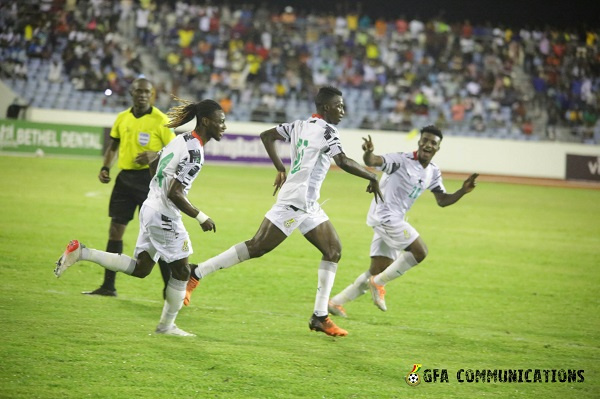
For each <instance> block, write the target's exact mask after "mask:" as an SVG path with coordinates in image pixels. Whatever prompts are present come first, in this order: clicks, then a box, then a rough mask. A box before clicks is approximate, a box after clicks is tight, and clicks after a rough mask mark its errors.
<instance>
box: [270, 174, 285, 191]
mask: <svg viewBox="0 0 600 399" xmlns="http://www.w3.org/2000/svg"><path fill="white" fill-rule="evenodd" d="M286 179H287V175H286V174H285V172H277V176H275V182H274V183H273V187H275V191H273V196H275V194H276V193H277V190H279V189H280V188H281V186H283V183H285V180H286Z"/></svg>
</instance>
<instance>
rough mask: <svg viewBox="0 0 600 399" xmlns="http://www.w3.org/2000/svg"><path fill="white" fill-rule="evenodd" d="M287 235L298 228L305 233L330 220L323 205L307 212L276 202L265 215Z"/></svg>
mask: <svg viewBox="0 0 600 399" xmlns="http://www.w3.org/2000/svg"><path fill="white" fill-rule="evenodd" d="M265 217H266V218H267V219H269V220H270V221H271V223H273V224H274V225H275V226H277V227H278V228H279V230H281V231H283V233H284V234H285V235H286V236H288V237H289V236H290V234H292V232H293V231H294V230H296V229H298V230H299V231H300V233H302V234H303V235H304V234H306V233H308V232H309V231H311V230H312V229H314V228H315V227H317V226H318V225H320V224H321V223H324V222H326V221H328V220H329V216H327V214H326V213H325V211H324V210H323V209H321V207H319V209H318V210H316V211H315V212H310V213H308V212H305V211H303V210H301V209H298V208H295V207H292V206H290V205H280V204H275V205H273V207H272V208H271V209H270V210H269V212H267V214H266V215H265Z"/></svg>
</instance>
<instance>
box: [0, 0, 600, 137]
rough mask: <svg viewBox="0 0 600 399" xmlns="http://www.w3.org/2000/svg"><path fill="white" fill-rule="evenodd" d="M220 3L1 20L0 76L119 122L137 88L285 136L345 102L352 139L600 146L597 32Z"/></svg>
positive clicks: (64, 1)
mask: <svg viewBox="0 0 600 399" xmlns="http://www.w3.org/2000/svg"><path fill="white" fill-rule="evenodd" d="M214 4H215V3H213V2H186V1H177V2H160V5H157V3H155V2H153V1H150V0H142V1H139V2H134V1H103V0H79V1H75V0H45V1H42V2H40V1H32V0H26V1H19V2H8V3H7V2H2V4H1V5H0V11H1V13H0V15H1V16H0V60H1V61H2V63H1V65H2V67H1V68H0V76H1V78H2V80H3V82H5V83H6V84H7V85H8V86H9V87H10V88H11V89H12V90H13V91H14V92H15V93H17V94H18V95H19V96H20V97H21V98H23V99H25V101H26V102H27V103H28V104H29V105H30V106H32V107H44V108H55V109H72V110H88V111H99V112H116V111H118V110H121V109H122V108H123V107H124V106H127V104H128V100H127V99H126V97H125V96H126V93H125V88H126V87H128V84H129V82H131V81H132V79H133V78H134V77H135V76H137V75H139V74H145V75H147V76H148V77H149V78H150V79H152V80H153V81H155V82H157V83H156V86H157V88H158V93H157V103H156V104H157V106H158V107H159V108H161V109H166V108H168V107H169V106H170V105H171V99H170V93H173V94H176V95H179V96H183V97H188V98H194V99H198V98H203V97H210V98H214V99H216V100H218V101H220V102H221V103H222V104H224V105H225V106H226V107H228V108H229V109H230V112H229V113H228V115H229V119H230V120H240V121H243V120H253V121H265V122H278V121H281V120H286V119H287V118H289V117H290V116H292V115H293V116H296V115H303V114H306V113H308V112H310V111H309V110H310V109H312V104H310V99H311V93H313V92H314V90H315V87H318V86H320V85H323V84H333V85H336V86H338V87H340V88H341V89H342V90H343V92H344V97H345V100H346V105H347V109H348V114H347V118H346V119H345V121H344V122H343V123H344V126H345V127H352V128H369V129H384V130H404V131H409V130H411V129H413V128H415V127H419V126H423V125H426V124H436V125H438V126H440V127H441V128H443V129H445V131H447V132H448V133H449V134H460V135H472V136H480V137H494V138H507V139H522V140H556V139H558V140H566V141H575V142H584V143H591V144H598V143H600V128H599V123H598V119H599V118H598V116H599V112H600V111H599V104H600V101H599V93H600V51H599V50H600V44H599V41H598V29H596V30H593V29H580V30H572V31H567V30H558V29H553V28H544V29H537V28H535V29H529V28H525V27H500V26H490V25H483V24H475V23H473V24H472V23H471V22H469V21H463V22H461V23H453V24H450V23H447V22H445V21H443V20H441V19H430V20H418V19H408V18H404V17H402V16H399V17H394V18H389V19H387V20H385V19H383V18H378V19H375V20H373V19H371V18H370V17H369V16H368V15H359V14H358V13H357V12H355V11H353V10H351V9H349V10H348V12H347V13H345V14H339V15H334V14H327V15H321V14H312V13H311V12H308V11H307V10H301V9H293V8H291V7H285V8H283V9H280V8H279V7H272V6H269V5H266V4H263V5H260V6H257V5H250V4H243V5H241V6H239V7H235V8H234V7H231V6H228V5H214Z"/></svg>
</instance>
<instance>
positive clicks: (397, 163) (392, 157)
mask: <svg viewBox="0 0 600 399" xmlns="http://www.w3.org/2000/svg"><path fill="white" fill-rule="evenodd" d="M381 157H382V158H383V165H381V166H378V167H377V168H376V169H379V170H381V171H382V172H384V173H387V174H388V175H391V174H392V173H394V172H395V171H397V170H398V169H400V167H401V166H402V164H403V163H404V157H403V156H402V153H401V152H394V153H390V154H384V155H382V156H381Z"/></svg>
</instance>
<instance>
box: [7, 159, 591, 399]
mask: <svg viewBox="0 0 600 399" xmlns="http://www.w3.org/2000/svg"><path fill="white" fill-rule="evenodd" d="M100 162H101V161H100V158H96V159H90V158H81V159H74V158H68V159H59V158H25V157H9V156H2V157H0V167H1V170H2V174H1V175H0V187H2V189H1V190H0V212H1V220H2V228H1V229H0V320H1V322H2V324H1V326H2V330H1V331H2V339H1V340H0V398H28V399H29V398H136V399H144V398H152V399H156V398H407V397H410V398H430V397H436V398H482V397H486V398H487V397H489V398H516V397H524V398H561V399H562V398H598V397H600V382H599V380H600V349H599V347H600V319H599V310H600V306H599V305H600V295H599V294H598V292H599V291H598V290H599V287H600V269H599V266H600V191H598V190H585V189H563V188H548V187H530V186H520V185H509V184H501V183H486V182H481V183H479V184H478V187H477V188H476V190H475V191H474V192H473V193H471V194H469V195H467V196H466V197H465V198H463V199H462V200H461V201H460V202H459V203H457V204H456V205H453V206H451V207H448V208H444V209H442V208H439V207H438V206H437V205H436V204H435V200H434V198H433V195H432V194H430V193H425V194H423V196H422V197H421V199H419V201H417V203H416V204H415V206H414V208H413V209H412V210H411V212H410V214H409V221H410V222H411V223H412V224H413V225H414V226H415V227H416V228H417V230H418V231H419V232H420V233H421V235H422V237H423V238H424V240H425V242H426V243H427V245H428V247H429V256H428V258H427V259H426V260H425V261H424V263H423V264H421V265H419V266H418V267H416V268H415V269H413V270H411V271H410V272H409V273H407V274H406V275H405V276H403V277H401V278H400V279H397V280H395V281H394V282H392V283H390V284H389V285H388V287H387V290H388V294H387V296H386V300H387V305H388V312H385V313H384V312H381V311H379V310H378V309H377V308H375V306H374V305H373V304H372V302H371V300H370V297H369V296H368V295H365V296H363V297H361V298H359V299H358V300H357V301H355V302H353V303H350V304H348V305H347V307H346V309H347V311H348V313H349V318H348V319H340V318H337V319H335V320H336V322H337V323H338V324H339V325H340V326H341V327H343V328H346V329H347V330H348V331H349V336H348V337H345V338H331V337H327V336H325V335H324V334H318V333H314V332H310V331H309V330H308V326H307V322H308V318H309V316H310V314H311V312H312V306H313V302H314V297H315V290H316V280H317V265H318V262H319V258H320V254H319V253H318V251H317V250H316V249H315V248H313V247H312V246H311V245H310V244H309V243H308V242H307V241H306V240H305V239H304V238H303V237H302V236H301V235H300V234H299V233H297V232H296V233H294V234H293V235H292V236H291V237H290V238H289V239H288V240H287V241H286V242H284V243H283V244H282V245H281V246H280V247H279V248H277V249H276V250H275V251H273V252H272V253H270V254H267V255H266V256H264V257H263V258H260V259H255V260H251V261H249V262H246V263H244V264H243V265H240V266H236V267H234V268H232V269H229V270H225V271H221V272H218V273H215V274H213V275H211V276H209V277H207V278H206V279H205V280H204V281H203V282H202V284H201V286H200V287H199V289H198V290H197V291H196V293H195V295H194V297H193V298H192V304H191V306H190V307H186V308H183V309H182V311H181V312H180V314H179V317H178V319H177V323H178V325H179V326H180V327H182V328H183V329H185V330H188V331H191V332H194V333H196V334H197V335H198V336H197V337H196V338H192V339H185V338H183V339H182V338H177V337H165V336H156V335H154V334H152V332H153V331H154V328H155V327H156V324H157V322H158V318H159V316H160V311H161V309H162V298H161V288H162V282H161V279H160V273H159V272H158V270H155V271H154V272H153V273H152V274H151V275H150V276H149V277H148V278H146V279H144V280H139V279H135V278H132V277H129V276H125V275H122V274H120V275H118V278H117V288H118V292H119V297H118V298H95V297H87V296H84V295H81V294H80V292H81V291H82V290H87V289H93V288H96V287H97V286H98V285H99V283H100V282H101V279H102V275H103V269H102V268H101V267H100V266H97V265H95V264H92V263H87V262H83V263H81V264H80V265H77V266H74V267H73V268H71V269H69V270H68V271H67V272H66V273H65V274H64V275H63V277H61V278H60V279H56V278H55V277H54V275H53V273H52V270H53V266H54V262H55V261H56V259H57V258H58V257H59V255H60V254H61V253H62V251H63V249H64V247H65V245H66V244H67V243H68V241H69V240H70V239H73V238H78V239H80V240H81V241H82V242H84V243H85V244H86V245H88V246H90V247H93V248H99V249H104V248H105V246H106V240H107V236H108V225H109V219H108V216H107V208H108V200H109V195H110V192H111V188H112V183H111V184H109V185H102V184H100V183H99V182H98V180H97V174H98V170H99V167H100ZM442 167H443V165H442ZM114 176H116V170H115V171H113V177H114ZM274 177H275V170H274V169H273V168H262V167H256V168H255V167H233V166H216V165H212V164H207V165H206V166H205V167H204V169H203V170H202V172H201V174H200V176H199V177H198V179H197V180H196V181H195V183H194V186H193V187H192V190H191V192H190V199H191V200H192V202H193V203H195V204H197V205H199V206H200V207H201V209H202V210H203V211H204V212H205V213H207V214H208V215H210V216H211V217H212V218H213V220H214V221H215V222H216V225H217V232H216V233H212V232H211V233H203V232H202V230H201V229H200V227H199V226H198V224H197V222H196V221H194V220H192V219H190V218H185V219H186V220H185V224H186V226H187V228H188V230H189V232H190V235H191V238H192V243H193V247H194V251H195V253H194V254H193V255H192V258H191V260H192V261H202V260H205V259H207V258H209V257H211V256H213V255H216V254H218V253H220V252H222V251H224V250H225V249H227V248H229V247H230V246H232V245H233V244H236V243H238V242H240V241H242V240H245V239H248V238H250V237H251V236H252V235H253V234H254V233H255V231H256V229H257V228H258V226H259V224H260V222H261V220H262V219H263V216H264V214H265V212H266V211H267V210H268V209H269V208H270V206H271V204H272V203H273V201H274V199H273V197H272V196H271V194H272V192H273V188H272V183H273V180H274ZM445 183H446V187H447V188H448V190H449V191H454V190H456V189H458V187H459V186H460V184H461V182H460V181H456V180H447V181H445ZM365 188H366V182H365V181H364V180H361V179H358V178H355V177H352V176H350V175H347V174H345V173H343V172H341V171H339V170H332V171H331V172H330V173H329V176H328V177H327V180H326V181H325V183H324V186H323V190H322V196H321V200H327V199H328V201H327V202H326V203H325V205H324V208H325V210H326V212H327V213H328V215H329V216H330V218H331V220H332V222H333V224H334V226H335V227H336V229H337V231H338V233H339V235H340V237H341V240H342V243H343V255H342V260H341V262H340V265H339V268H338V274H337V277H336V282H335V286H334V289H333V292H334V294H335V293H337V292H339V291H340V290H341V289H342V288H344V287H345V286H346V285H347V284H349V283H351V282H352V281H353V280H354V278H355V277H356V276H357V275H358V274H359V273H361V272H362V271H364V270H365V269H366V268H367V267H368V263H369V258H368V251H369V244H370V240H371V230H370V228H368V227H367V226H366V224H365V216H366V212H367V209H368V205H369V201H370V199H371V197H370V195H369V194H367V193H365ZM137 231H138V226H137V219H136V220H134V221H133V222H132V223H131V224H130V226H129V228H128V230H127V233H126V236H125V240H124V242H125V248H124V252H125V253H127V254H131V253H132V251H133V248H134V245H135V239H136V236H137ZM157 269H158V268H157ZM415 363H419V364H422V365H423V370H425V369H430V370H432V369H439V370H442V369H444V370H447V372H448V382H440V381H439V380H438V381H437V382H435V383H433V382H432V383H427V382H423V383H421V384H420V385H419V386H417V387H411V386H409V385H407V383H406V382H405V380H404V377H405V376H406V375H407V374H408V373H409V372H410V371H411V369H412V366H413V364H415ZM460 369H472V370H480V369H491V370H494V369H501V370H504V369H542V370H544V369H549V370H552V369H555V370H559V369H565V370H566V369H575V370H584V374H583V376H584V381H583V382H571V383H564V382H554V383H553V382H547V383H546V382H535V383H514V382H513V383H501V382H496V383H494V382H489V383H488V382H483V383H482V382H479V383H475V382H471V383H469V382H462V383H461V382H459V381H458V380H457V376H456V374H457V371H458V370H460ZM423 370H422V371H421V373H423ZM423 376H424V375H423V374H421V377H423ZM463 377H464V375H463Z"/></svg>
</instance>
